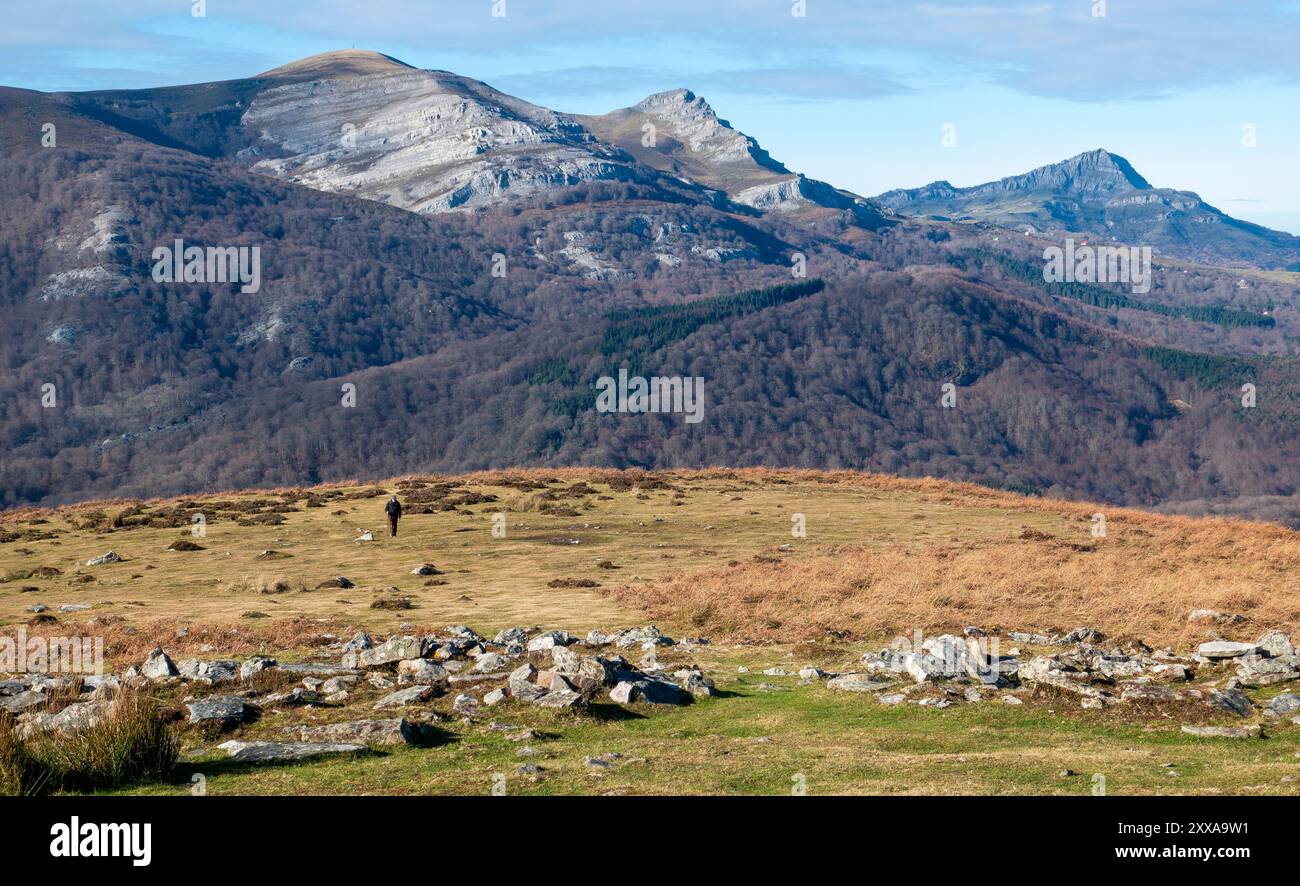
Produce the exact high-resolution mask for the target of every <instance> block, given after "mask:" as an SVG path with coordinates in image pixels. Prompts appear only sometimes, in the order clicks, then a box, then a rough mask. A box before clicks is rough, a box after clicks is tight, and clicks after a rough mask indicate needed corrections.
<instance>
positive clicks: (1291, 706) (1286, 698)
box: [1268, 692, 1300, 714]
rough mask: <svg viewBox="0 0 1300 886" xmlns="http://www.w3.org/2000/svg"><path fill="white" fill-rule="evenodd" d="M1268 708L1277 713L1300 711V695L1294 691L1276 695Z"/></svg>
mask: <svg viewBox="0 0 1300 886" xmlns="http://www.w3.org/2000/svg"><path fill="white" fill-rule="evenodd" d="M1268 709H1269V710H1270V711H1272V712H1273V713H1275V714H1294V713H1295V712H1296V711H1300V695H1296V694H1295V693H1293V692H1284V693H1282V694H1281V695H1276V696H1274V697H1273V700H1272V701H1270V702H1269V703H1268Z"/></svg>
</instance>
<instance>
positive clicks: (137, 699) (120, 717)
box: [0, 692, 180, 796]
mask: <svg viewBox="0 0 1300 886" xmlns="http://www.w3.org/2000/svg"><path fill="white" fill-rule="evenodd" d="M179 753H180V744H179V742H178V741H177V739H176V736H175V735H174V734H173V732H172V730H171V727H170V726H169V725H168V723H167V720H166V718H165V717H164V715H163V714H162V712H161V711H160V710H159V708H158V705H157V704H156V703H155V702H154V701H153V699H151V698H149V697H147V696H144V695H139V694H137V693H133V692H125V693H121V694H119V695H118V696H117V697H116V698H114V699H113V700H112V702H111V703H110V704H109V707H108V711H107V713H106V715H105V716H104V718H103V719H102V720H101V721H100V722H99V723H96V724H95V725H93V726H90V727H87V728H85V729H79V730H76V731H68V732H59V731H50V732H43V733H38V734H36V735H34V736H32V737H30V738H28V739H26V740H23V739H20V738H19V737H18V736H17V734H16V732H15V731H14V721H13V719H12V718H11V717H9V716H8V715H5V716H4V717H2V718H0V794H5V795H9V796H33V795H37V794H45V793H50V792H52V791H93V790H102V789H112V788H119V787H123V786H126V785H130V784H134V783H137V782H141V781H151V780H158V779H160V778H162V777H163V776H165V775H166V774H167V773H169V772H170V771H171V770H172V768H173V767H174V766H175V765H176V760H177V757H178V755H179Z"/></svg>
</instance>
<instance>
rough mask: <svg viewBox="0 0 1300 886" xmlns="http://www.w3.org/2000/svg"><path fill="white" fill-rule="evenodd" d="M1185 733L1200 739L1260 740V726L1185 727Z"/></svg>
mask: <svg viewBox="0 0 1300 886" xmlns="http://www.w3.org/2000/svg"><path fill="white" fill-rule="evenodd" d="M1183 731H1184V732H1186V733H1187V734H1188V735H1195V736H1197V737H1198V738H1258V737H1259V727H1258V726H1184V727H1183Z"/></svg>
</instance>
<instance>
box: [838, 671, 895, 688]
mask: <svg viewBox="0 0 1300 886" xmlns="http://www.w3.org/2000/svg"><path fill="white" fill-rule="evenodd" d="M888 687H889V683H888V682H887V681H885V682H882V681H880V680H873V679H871V677H870V676H869V675H867V674H841V675H840V676H838V677H833V678H831V679H830V680H828V681H827V683H826V688H827V689H834V690H836V691H838V692H877V691H879V690H881V689H886V688H888Z"/></svg>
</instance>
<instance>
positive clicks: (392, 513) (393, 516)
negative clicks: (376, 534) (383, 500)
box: [384, 495, 402, 538]
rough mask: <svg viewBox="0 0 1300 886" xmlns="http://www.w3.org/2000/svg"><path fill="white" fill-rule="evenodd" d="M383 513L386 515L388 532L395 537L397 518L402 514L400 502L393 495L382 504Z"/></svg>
mask: <svg viewBox="0 0 1300 886" xmlns="http://www.w3.org/2000/svg"><path fill="white" fill-rule="evenodd" d="M384 513H385V514H387V515H388V534H389V536H390V537H392V538H397V519H398V518H399V517H401V516H402V504H401V502H399V501H398V500H397V496H396V495H394V496H393V497H392V498H390V499H389V500H388V504H386V505H384Z"/></svg>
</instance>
